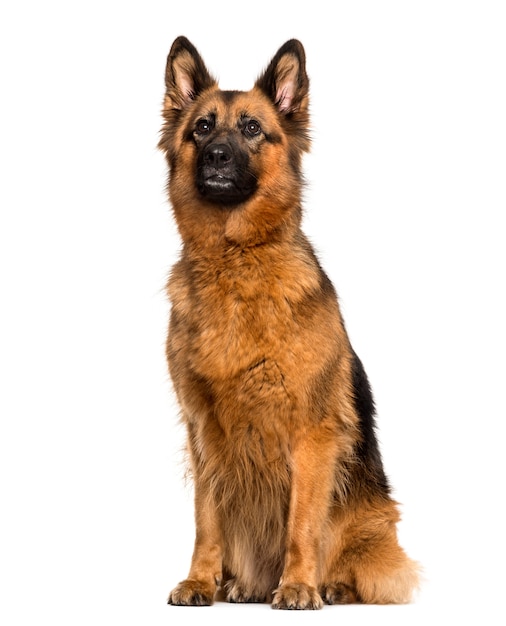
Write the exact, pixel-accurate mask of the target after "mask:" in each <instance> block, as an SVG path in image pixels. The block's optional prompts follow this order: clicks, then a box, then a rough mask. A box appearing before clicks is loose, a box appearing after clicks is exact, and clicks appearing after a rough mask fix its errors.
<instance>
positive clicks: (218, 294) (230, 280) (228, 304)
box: [169, 254, 318, 381]
mask: <svg viewBox="0 0 506 626" xmlns="http://www.w3.org/2000/svg"><path fill="white" fill-rule="evenodd" d="M317 281H318V276H317V274H316V272H315V271H314V268H312V267H311V266H309V265H308V264H307V263H306V264H305V263H301V262H300V261H299V260H298V259H297V258H294V257H287V258H282V256H281V255H277V256H276V257H274V258H273V257H272V256H271V257H267V259H263V258H261V256H260V255H258V254H257V255H251V256H250V257H249V258H248V257H245V256H244V255H236V256H230V257H229V258H227V257H225V258H223V259H220V260H219V262H216V261H215V262H214V263H209V264H208V265H204V264H200V265H196V264H195V265H193V266H190V265H188V264H186V263H184V262H181V263H180V264H179V265H178V266H176V268H175V269H174V271H173V274H172V278H171V282H170V285H169V293H170V297H171V301H172V306H173V312H174V315H175V316H176V317H177V318H178V319H179V321H180V323H179V325H178V326H179V330H178V332H179V333H180V335H181V337H180V339H181V341H180V344H181V349H182V350H184V352H185V354H186V358H187V360H188V363H189V364H190V367H191V369H192V370H193V371H194V372H195V373H197V374H198V375H200V376H202V377H204V378H206V379H208V380H225V379H228V380H230V379H231V378H233V377H235V376H237V375H239V374H240V373H244V379H245V381H246V380H247V372H248V371H250V370H252V368H255V367H256V366H257V365H258V364H259V363H267V362H268V363H272V362H274V363H277V364H278V367H282V363H283V362H284V361H285V360H286V358H287V357H289V354H290V352H291V351H292V352H293V351H297V345H298V344H299V343H300V342H301V340H302V341H303V340H304V329H303V328H302V326H304V320H303V319H302V318H301V315H300V311H299V309H300V302H301V301H303V300H304V298H306V297H307V293H308V292H311V291H312V290H314V289H315V287H316V286H317V285H318V282H317ZM182 334H184V335H185V337H184V338H183V337H182Z"/></svg>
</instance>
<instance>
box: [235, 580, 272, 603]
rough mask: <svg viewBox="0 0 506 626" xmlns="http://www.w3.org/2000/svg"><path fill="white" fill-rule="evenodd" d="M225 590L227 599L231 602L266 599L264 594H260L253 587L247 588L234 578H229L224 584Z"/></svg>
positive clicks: (261, 600)
mask: <svg viewBox="0 0 506 626" xmlns="http://www.w3.org/2000/svg"><path fill="white" fill-rule="evenodd" d="M225 592H226V597H227V601H228V602H232V603H242V602H265V601H266V595H265V594H262V593H260V592H258V591H256V590H254V589H247V588H246V587H243V586H242V585H241V584H240V583H239V582H237V581H236V580H229V581H228V582H227V583H226V584H225Z"/></svg>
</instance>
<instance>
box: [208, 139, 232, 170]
mask: <svg viewBox="0 0 506 626" xmlns="http://www.w3.org/2000/svg"><path fill="white" fill-rule="evenodd" d="M231 161H232V151H231V150H230V148H229V146H227V145H226V144H224V143H218V144H211V145H209V146H208V147H207V148H206V150H205V152H204V162H205V164H206V165H209V166H211V167H215V168H216V169H220V168H222V167H226V166H227V165H229V164H230V162H231Z"/></svg>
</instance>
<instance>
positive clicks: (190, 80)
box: [165, 37, 216, 109]
mask: <svg viewBox="0 0 506 626" xmlns="http://www.w3.org/2000/svg"><path fill="white" fill-rule="evenodd" d="M215 84H216V81H215V79H214V78H213V77H212V76H211V75H210V74H209V72H208V71H207V68H206V66H205V64H204V61H203V60H202V57H201V56H200V54H199V53H198V52H197V49H196V48H195V46H194V45H193V44H192V43H191V42H190V41H188V39H186V37H178V38H177V39H176V40H175V41H174V43H173V44H172V48H171V49H170V52H169V56H168V57H167V67H166V69H165V86H166V88H167V92H166V106H168V105H169V106H170V107H172V108H174V109H184V108H185V106H187V104H188V103H189V102H191V101H192V100H194V99H195V98H196V97H197V96H198V95H199V94H200V93H201V92H202V91H203V90H204V89H207V88H208V87H212V86H213V85H215Z"/></svg>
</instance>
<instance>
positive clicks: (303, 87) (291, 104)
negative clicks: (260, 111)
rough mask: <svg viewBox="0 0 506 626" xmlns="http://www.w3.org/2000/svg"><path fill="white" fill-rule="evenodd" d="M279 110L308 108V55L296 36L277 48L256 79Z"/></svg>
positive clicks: (291, 111) (290, 110)
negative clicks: (262, 72)
mask: <svg viewBox="0 0 506 626" xmlns="http://www.w3.org/2000/svg"><path fill="white" fill-rule="evenodd" d="M256 86H257V87H259V88H260V89H261V90H262V91H263V92H264V93H265V94H267V96H269V98H270V99H271V100H272V101H273V102H274V104H275V105H276V106H277V108H278V110H279V111H280V113H285V114H286V113H294V112H296V111H298V110H300V109H305V108H307V104H308V93H309V79H308V77H307V74H306V55H305V53H304V48H303V46H302V44H301V43H300V41H297V39H290V41H287V42H286V43H285V44H284V45H283V46H281V48H280V49H279V50H278V51H277V53H276V54H275V56H274V58H273V59H272V61H271V62H270V64H269V66H268V67H267V69H266V70H265V72H264V74H263V75H262V76H260V78H259V79H258V80H257V82H256Z"/></svg>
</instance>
